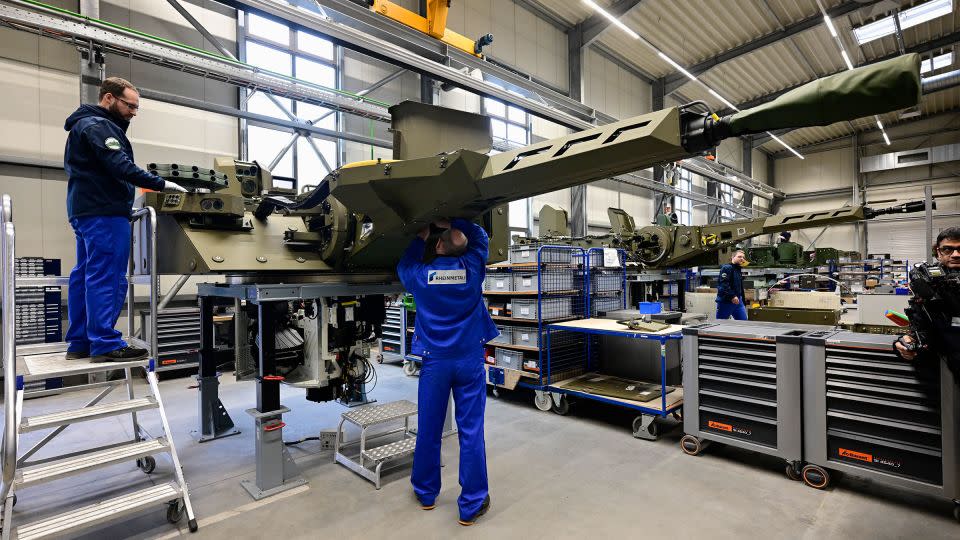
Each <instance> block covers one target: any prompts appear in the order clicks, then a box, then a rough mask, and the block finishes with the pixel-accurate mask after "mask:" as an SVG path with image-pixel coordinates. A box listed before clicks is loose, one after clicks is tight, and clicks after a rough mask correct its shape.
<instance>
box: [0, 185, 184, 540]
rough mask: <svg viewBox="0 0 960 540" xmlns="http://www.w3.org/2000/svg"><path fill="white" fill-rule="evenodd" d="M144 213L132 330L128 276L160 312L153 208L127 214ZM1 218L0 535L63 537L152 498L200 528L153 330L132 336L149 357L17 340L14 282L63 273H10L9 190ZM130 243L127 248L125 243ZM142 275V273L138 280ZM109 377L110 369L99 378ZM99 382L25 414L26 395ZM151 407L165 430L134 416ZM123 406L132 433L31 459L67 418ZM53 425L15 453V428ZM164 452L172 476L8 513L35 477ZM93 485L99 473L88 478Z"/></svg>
mask: <svg viewBox="0 0 960 540" xmlns="http://www.w3.org/2000/svg"><path fill="white" fill-rule="evenodd" d="M141 219H143V220H146V222H147V223H146V224H147V226H148V227H149V228H148V231H149V242H150V251H149V254H150V257H149V264H150V267H149V268H150V275H149V276H143V277H138V276H134V275H132V274H133V271H132V269H133V260H132V258H131V265H130V268H131V272H130V273H131V275H130V277H129V280H128V285H127V301H128V305H127V330H128V335H132V334H133V320H134V315H133V302H134V285H135V284H136V283H146V284H148V285H150V308H151V313H156V311H157V292H158V286H159V281H158V278H157V271H156V269H157V266H156V260H155V259H154V256H153V254H155V253H156V242H157V238H156V230H157V229H156V224H157V221H156V214H155V213H154V211H153V209H152V208H144V209H138V210H136V211H134V213H133V216H132V221H133V223H132V224H131V226H134V225H136V222H137V221H139V220H141ZM0 226H2V242H0V253H2V260H0V281H2V295H3V300H2V302H3V303H2V329H3V336H2V345H3V349H2V353H3V376H4V399H5V400H6V401H5V403H4V420H5V425H4V432H3V440H2V450H0V453H2V480H3V483H2V486H0V501H3V513H2V517H0V534H2V539H3V540H7V539H8V538H17V539H19V540H27V539H31V540H32V539H36V538H46V537H51V536H63V535H66V534H70V533H76V532H77V531H80V530H84V529H90V528H92V527H95V526H96V525H98V524H101V523H103V522H106V521H111V520H115V519H118V518H121V517H124V516H127V515H130V514H134V513H136V512H138V511H141V510H143V509H145V508H148V507H150V506H154V505H162V504H167V505H168V506H167V520H169V521H170V522H172V523H175V522H177V521H180V520H181V519H182V518H183V516H184V515H186V516H187V521H188V526H189V528H190V530H191V531H196V530H197V520H196V518H195V516H194V514H193V509H192V507H191V505H190V497H189V494H188V490H187V484H186V481H185V480H184V477H183V471H182V469H181V467H180V460H179V458H178V456H177V450H176V447H175V446H174V443H173V438H172V435H171V433H170V424H169V422H168V421H167V416H166V413H165V411H164V408H163V401H162V399H161V397H160V391H159V386H158V381H157V375H156V372H155V368H156V360H155V359H156V352H157V338H156V332H151V333H150V334H149V335H151V336H152V338H151V340H150V343H149V344H146V343H143V342H140V341H137V340H133V339H131V338H128V339H130V341H131V342H134V343H136V344H137V345H140V346H143V347H145V348H148V350H149V351H150V357H149V358H147V359H145V360H139V361H133V362H95V361H94V360H93V359H85V360H69V361H68V360H66V358H65V351H66V346H65V344H63V343H59V344H38V345H29V346H23V347H19V348H18V347H16V343H15V339H14V338H15V328H16V321H15V318H14V306H15V292H14V291H15V287H16V285H17V282H20V284H21V285H61V286H62V285H66V284H67V282H68V278H62V277H53V278H49V277H45V278H17V277H16V276H15V272H14V247H15V229H14V224H13V213H12V203H11V200H10V197H9V196H8V195H3V197H2V207H0ZM131 252H132V250H131ZM144 278H148V279H144ZM134 368H142V369H144V370H145V371H146V375H147V377H146V378H147V383H148V385H149V387H150V394H149V395H147V396H144V397H136V396H135V392H134V387H133V376H132V371H133V369H134ZM116 370H123V373H124V377H123V378H122V379H120V380H103V381H99V382H91V383H89V384H85V385H80V386H74V387H67V388H59V389H57V390H54V391H39V392H25V390H24V385H25V383H28V382H31V381H38V380H43V379H46V378H51V377H63V376H70V375H84V374H97V373H101V374H107V373H109V372H111V371H116ZM103 378H104V379H107V377H103ZM118 387H126V396H124V399H121V400H119V401H112V402H108V403H101V401H102V400H103V399H104V398H105V397H107V395H108V394H110V392H112V391H113V390H114V389H116V388H118ZM94 388H101V389H102V390H101V391H100V392H99V394H97V395H96V396H95V397H93V398H92V399H91V400H90V401H88V402H87V404H86V405H85V406H83V407H81V408H78V409H73V410H63V411H58V412H53V413H47V414H40V415H35V416H26V415H25V414H24V396H25V394H27V395H29V397H41V396H43V395H47V394H50V393H52V392H60V393H63V392H71V391H77V390H88V389H94ZM150 410H156V411H157V413H158V415H159V419H160V423H161V426H162V431H163V433H162V434H160V436H159V437H151V436H150V435H149V434H148V433H147V432H146V430H145V429H144V428H143V426H142V425H141V424H140V423H139V421H138V418H137V415H138V413H143V412H146V411H150ZM125 414H129V415H130V416H131V420H132V424H133V439H132V440H126V441H117V442H114V443H112V444H107V445H104V446H99V447H96V448H88V449H84V450H80V451H76V452H68V453H63V454H60V455H55V456H52V457H47V458H43V459H31V458H32V456H33V455H34V454H35V453H36V452H38V451H39V450H40V449H41V448H44V447H47V446H48V444H49V443H51V442H52V441H53V440H54V439H55V438H56V437H57V436H58V435H59V434H60V433H62V432H63V431H64V430H65V429H66V428H67V427H69V426H70V425H72V424H76V423H80V422H89V421H95V420H99V419H105V418H112V417H116V416H120V415H125ZM47 429H52V431H51V432H50V433H49V434H47V435H46V436H44V437H43V438H42V439H40V440H39V441H38V442H37V443H36V444H35V445H34V446H33V447H32V448H30V450H28V451H27V452H25V453H23V454H22V455H18V445H19V442H20V437H21V435H22V434H24V433H28V432H31V431H39V430H47ZM163 453H166V454H169V456H170V463H171V466H172V469H173V471H172V472H173V478H172V479H171V480H169V481H161V482H150V484H148V485H147V486H145V487H142V488H139V489H136V490H134V491H131V492H127V493H125V494H122V495H119V496H110V497H109V498H106V497H105V496H104V497H102V498H101V497H98V496H97V494H96V493H91V494H88V493H85V494H84V495H85V496H88V497H91V498H94V499H99V500H97V502H95V503H93V504H88V505H84V506H81V507H79V508H73V509H71V510H67V511H65V512H62V513H59V514H56V515H52V516H44V517H42V518H40V519H38V520H34V521H32V522H29V523H25V524H21V523H19V521H20V519H22V518H21V515H20V514H19V513H14V511H13V510H14V505H15V504H16V503H17V492H18V491H20V490H21V489H24V488H27V487H29V486H33V485H36V484H40V483H45V482H52V481H56V480H61V479H64V478H67V477H71V476H74V475H79V474H84V473H89V472H92V471H95V470H98V469H101V468H103V467H108V466H111V465H116V464H120V463H130V464H131V465H132V464H136V466H137V467H138V468H140V470H141V471H143V472H144V473H146V474H150V473H152V472H153V471H154V469H155V468H156V466H157V462H156V460H155V459H154V457H153V456H154V455H158V454H163ZM89 485H90V486H93V487H94V490H95V489H96V486H97V485H98V484H97V483H96V482H90V483H89Z"/></svg>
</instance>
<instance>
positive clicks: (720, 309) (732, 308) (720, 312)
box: [717, 298, 747, 321]
mask: <svg viewBox="0 0 960 540" xmlns="http://www.w3.org/2000/svg"><path fill="white" fill-rule="evenodd" d="M730 317H733V318H734V319H736V320H738V321H745V320H747V308H746V306H744V305H743V299H742V298H741V299H740V303H739V304H734V303H733V302H717V318H718V319H720V320H722V321H725V320H727V319H729V318H730Z"/></svg>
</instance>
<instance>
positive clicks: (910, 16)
mask: <svg viewBox="0 0 960 540" xmlns="http://www.w3.org/2000/svg"><path fill="white" fill-rule="evenodd" d="M952 11H953V0H930V1H929V2H924V3H923V4H920V5H919V6H914V7H912V8H910V9H908V10H905V11H903V12H901V13H900V28H910V27H911V26H916V25H918V24H921V23H925V22H927V21H932V20H933V19H936V18H937V17H943V16H944V15H946V14H948V13H951V12H952Z"/></svg>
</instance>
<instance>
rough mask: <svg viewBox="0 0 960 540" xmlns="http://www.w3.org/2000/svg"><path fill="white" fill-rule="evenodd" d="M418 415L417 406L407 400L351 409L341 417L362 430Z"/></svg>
mask: <svg viewBox="0 0 960 540" xmlns="http://www.w3.org/2000/svg"><path fill="white" fill-rule="evenodd" d="M415 414H417V404H416V403H411V402H410V401H407V400H405V399H401V400H399V401H391V402H390V403H383V404H380V405H367V406H365V407H358V408H356V409H351V410H349V411H347V412H345V413H343V414H341V415H340V416H341V417H343V419H344V420H347V421H348V422H351V423H353V424H356V425H357V426H360V427H361V428H367V427H370V426H372V425H374V424H381V423H383V422H389V421H391V420H399V419H401V418H405V417H407V416H413V415H415Z"/></svg>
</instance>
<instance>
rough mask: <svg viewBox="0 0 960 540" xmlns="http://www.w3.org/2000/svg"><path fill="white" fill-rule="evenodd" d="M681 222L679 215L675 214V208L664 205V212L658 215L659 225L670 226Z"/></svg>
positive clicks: (657, 222)
mask: <svg viewBox="0 0 960 540" xmlns="http://www.w3.org/2000/svg"><path fill="white" fill-rule="evenodd" d="M678 222H679V219H678V218H677V215H676V214H675V213H673V207H672V206H670V205H669V204H666V205H664V207H663V212H662V213H660V214H657V221H656V224H657V225H662V226H670V225H676V224H677V223H678Z"/></svg>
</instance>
